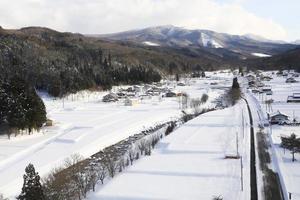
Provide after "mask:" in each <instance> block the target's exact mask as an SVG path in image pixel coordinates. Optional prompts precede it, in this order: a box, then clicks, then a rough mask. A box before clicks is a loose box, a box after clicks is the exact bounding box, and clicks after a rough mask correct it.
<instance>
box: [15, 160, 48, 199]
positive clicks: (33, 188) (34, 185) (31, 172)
mask: <svg viewBox="0 0 300 200" xmlns="http://www.w3.org/2000/svg"><path fill="white" fill-rule="evenodd" d="M23 178H24V183H23V187H22V192H21V194H20V195H19V196H18V197H17V199H19V200H44V199H45V196H44V193H43V189H42V185H41V183H40V176H39V174H38V173H37V172H36V171H35V169H34V166H33V164H31V163H30V164H29V165H28V166H27V167H26V168H25V174H24V176H23Z"/></svg>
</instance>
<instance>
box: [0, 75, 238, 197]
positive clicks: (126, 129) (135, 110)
mask: <svg viewBox="0 0 300 200" xmlns="http://www.w3.org/2000/svg"><path fill="white" fill-rule="evenodd" d="M211 76H212V78H211V79H202V80H189V85H187V86H178V87H177V88H176V90H177V91H183V92H187V93H188V94H189V95H190V96H192V97H201V95H202V94H203V93H207V94H208V95H209V100H208V103H207V104H206V105H205V106H212V104H211V100H213V99H214V98H215V97H217V96H218V95H219V94H220V93H222V91H223V90H222V89H211V87H214V88H216V87H217V86H215V85H214V86H211V85H210V83H211V82H217V83H222V86H223V85H224V84H225V85H227V86H229V85H230V84H231V78H232V75H229V74H221V75H218V78H214V76H216V75H213V74H211ZM81 94H82V95H75V96H74V97H72V96H71V97H70V98H68V99H65V100H64V102H62V100H54V99H52V98H49V97H47V96H46V95H44V96H43V100H44V102H45V104H46V108H47V113H48V117H49V118H50V119H52V120H54V126H53V127H49V128H43V129H42V130H41V133H39V134H34V135H31V136H22V137H17V138H14V137H12V139H11V140H8V139H7V138H5V137H2V138H0V193H3V194H4V195H5V196H8V197H10V198H12V197H13V196H14V195H16V194H18V193H19V192H20V190H21V186H22V179H23V178H22V175H23V173H24V169H25V166H26V165H28V163H33V164H34V166H35V168H36V170H37V171H38V172H39V173H40V174H41V175H45V174H46V173H47V172H49V170H51V169H52V168H53V167H55V166H58V165H61V164H62V162H63V160H64V159H65V158H67V157H69V156H70V155H71V154H74V153H79V154H81V155H83V156H84V157H88V156H90V155H92V154H94V153H96V152H98V151H99V150H101V149H102V148H104V147H106V146H109V145H111V144H114V143H116V142H118V141H120V140H122V139H124V138H127V137H128V136H130V135H133V134H135V133H137V132H139V131H140V130H142V129H144V128H145V127H148V126H151V125H154V124H155V123H158V122H163V121H167V120H169V119H170V118H174V117H179V116H180V115H181V114H182V113H181V110H180V109H179V103H178V99H177V98H176V97H174V98H162V99H161V98H158V97H153V98H152V99H151V100H143V101H142V102H140V104H138V105H136V106H131V107H130V106H129V107H128V106H124V103H122V102H116V103H103V102H101V99H102V96H103V95H104V94H105V93H104V92H102V93H100V92H99V93H97V92H94V93H90V94H89V95H87V94H84V93H81ZM80 96H82V97H81V98H79V97H80ZM63 104H64V106H63Z"/></svg>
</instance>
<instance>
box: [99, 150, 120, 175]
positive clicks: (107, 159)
mask: <svg viewBox="0 0 300 200" xmlns="http://www.w3.org/2000/svg"><path fill="white" fill-rule="evenodd" d="M102 161H103V164H104V165H105V167H106V169H107V171H108V174H109V176H110V177H111V178H113V177H114V176H115V174H116V170H117V169H118V162H117V160H116V158H114V156H112V155H111V154H107V155H105V156H104V158H103V160H102Z"/></svg>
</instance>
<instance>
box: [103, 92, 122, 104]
mask: <svg viewBox="0 0 300 200" xmlns="http://www.w3.org/2000/svg"><path fill="white" fill-rule="evenodd" d="M102 101H103V102H115V101H118V95H117V94H115V93H109V94H107V95H105V96H104V97H103V98H102Z"/></svg>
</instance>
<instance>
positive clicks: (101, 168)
mask: <svg viewBox="0 0 300 200" xmlns="http://www.w3.org/2000/svg"><path fill="white" fill-rule="evenodd" d="M106 176H107V169H106V167H105V165H104V164H102V163H101V164H99V165H98V166H97V178H98V179H99V180H100V181H101V184H103V183H104V179H105V178H106Z"/></svg>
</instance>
